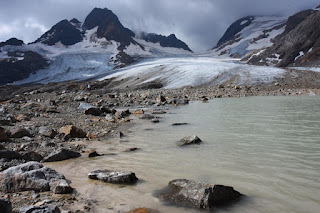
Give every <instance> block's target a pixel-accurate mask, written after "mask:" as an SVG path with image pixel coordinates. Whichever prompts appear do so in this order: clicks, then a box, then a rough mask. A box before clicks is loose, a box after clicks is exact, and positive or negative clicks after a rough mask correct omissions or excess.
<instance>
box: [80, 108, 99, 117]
mask: <svg viewBox="0 0 320 213" xmlns="http://www.w3.org/2000/svg"><path fill="white" fill-rule="evenodd" d="M84 114H86V115H94V116H99V115H101V109H99V108H97V107H92V108H89V109H87V110H85V111H84Z"/></svg>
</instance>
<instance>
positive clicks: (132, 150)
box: [124, 147, 139, 152]
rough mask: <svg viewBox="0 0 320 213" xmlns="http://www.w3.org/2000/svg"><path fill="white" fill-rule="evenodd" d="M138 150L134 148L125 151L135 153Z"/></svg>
mask: <svg viewBox="0 0 320 213" xmlns="http://www.w3.org/2000/svg"><path fill="white" fill-rule="evenodd" d="M137 150H139V148H136V147H134V148H128V149H126V150H124V152H134V151H137Z"/></svg>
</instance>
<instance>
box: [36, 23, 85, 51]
mask: <svg viewBox="0 0 320 213" xmlns="http://www.w3.org/2000/svg"><path fill="white" fill-rule="evenodd" d="M82 40H83V33H82V32H81V31H80V30H79V29H77V27H76V26H75V24H73V23H71V22H69V21H68V20H63V21H60V22H59V23H57V24H56V25H54V26H53V27H52V28H51V29H50V30H49V31H48V32H46V33H45V34H43V35H42V36H41V37H40V38H39V39H37V40H36V41H35V43H38V42H41V43H43V44H47V45H49V46H53V45H55V44H56V43H58V42H61V44H63V45H66V46H69V45H74V44H76V43H78V42H80V41H82Z"/></svg>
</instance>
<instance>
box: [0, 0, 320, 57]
mask: <svg viewBox="0 0 320 213" xmlns="http://www.w3.org/2000/svg"><path fill="white" fill-rule="evenodd" d="M319 4H320V2H319V0H268V1H266V0H117V1H115V0H90V1H88V0H28V1H26V0H2V4H1V8H0V40H1V41H2V40H6V39H8V38H10V37H18V38H20V39H23V40H24V41H25V42H31V41H34V40H35V39H37V38H38V37H39V36H40V35H41V34H42V33H43V32H45V31H46V30H48V29H50V27H52V26H53V25H54V24H56V23H57V22H58V21H60V20H62V19H71V18H74V17H75V18H78V19H79V20H80V21H83V20H84V19H85V17H86V16H87V15H88V14H89V12H90V11H91V10H92V9H93V8H94V7H107V8H109V9H111V10H112V11H113V12H114V13H115V14H116V15H118V17H119V19H120V21H121V22H122V23H123V25H124V26H126V27H128V28H130V29H132V30H134V31H146V32H154V33H159V34H164V35H168V34H171V33H175V34H176V35H177V37H178V38H180V39H181V40H183V41H185V42H186V43H187V44H188V45H189V46H190V47H191V48H192V49H194V50H195V51H203V50H206V49H209V48H211V47H213V46H214V45H215V44H216V43H217V41H218V40H219V38H220V37H221V36H222V35H223V33H224V32H225V30H226V29H227V28H228V26H229V25H230V24H231V23H232V22H234V21H236V20H237V19H239V18H241V17H243V16H247V15H278V16H289V15H292V14H294V13H295V12H298V11H301V10H304V9H309V8H313V7H315V6H318V5H319Z"/></svg>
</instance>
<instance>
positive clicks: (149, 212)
mask: <svg viewBox="0 0 320 213" xmlns="http://www.w3.org/2000/svg"><path fill="white" fill-rule="evenodd" d="M127 213H160V212H159V211H157V210H154V209H149V208H137V209H133V210H131V211H129V212H127Z"/></svg>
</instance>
